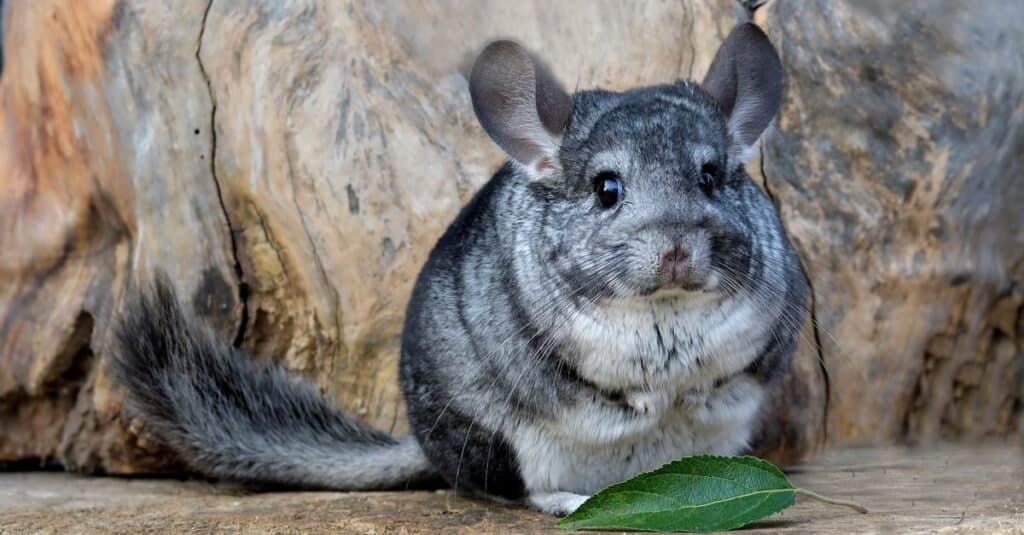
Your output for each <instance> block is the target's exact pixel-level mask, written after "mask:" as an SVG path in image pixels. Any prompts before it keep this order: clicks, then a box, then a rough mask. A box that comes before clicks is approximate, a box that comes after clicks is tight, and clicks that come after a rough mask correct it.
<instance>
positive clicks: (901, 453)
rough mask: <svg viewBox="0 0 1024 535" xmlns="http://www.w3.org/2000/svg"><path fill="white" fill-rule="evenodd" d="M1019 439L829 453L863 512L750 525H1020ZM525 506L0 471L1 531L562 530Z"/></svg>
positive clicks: (887, 528) (803, 505)
mask: <svg viewBox="0 0 1024 535" xmlns="http://www.w3.org/2000/svg"><path fill="white" fill-rule="evenodd" d="M1022 453H1024V451H1022V449H1021V447H1019V446H1017V445H1000V446H983V447H969V448H967V447H963V446H958V447H952V446H942V447H934V448H927V449H920V448H918V449H906V448H874V449H846V450H837V451H832V452H828V453H826V454H824V455H822V456H821V457H820V458H818V459H817V460H815V461H814V462H813V463H811V464H808V465H805V466H801V467H798V468H796V469H794V470H793V471H792V479H793V481H794V483H795V484H796V485H798V486H802V487H805V488H808V489H812V490H815V491H817V492H819V493H822V494H826V495H829V496H832V497H834V498H840V499H848V500H855V501H858V502H860V503H862V504H863V505H865V506H867V507H868V508H870V509H871V513H869V514H867V515H861V514H857V513H854V512H851V511H848V510H846V509H843V508H834V507H827V506H824V505H821V504H818V503H814V502H810V501H807V500H806V499H802V498H798V501H797V504H796V505H795V506H793V507H792V508H790V509H789V510H787V511H784V512H783V513H782V514H780V515H777V516H775V517H772V518H770V519H768V520H766V521H764V522H762V523H759V524H757V525H755V526H753V527H752V529H750V530H745V532H746V533H761V532H762V531H763V532H787V533H844V534H845V533H904V532H915V531H916V532H928V533H934V532H940V533H947V532H948V533H1022V534H1024V455H1022ZM553 524H554V522H553V520H552V519H551V518H549V517H546V516H543V515H539V514H536V513H533V512H530V511H526V510H523V509H518V508H512V507H502V506H498V505H491V504H485V503H481V502H476V501H472V500H467V499H464V498H457V497H455V496H453V495H452V493H451V492H449V491H415V492H413V491H409V492H380V493H338V492H263V493H254V492H251V491H247V490H245V489H241V488H238V487H234V486H228V485H220V484H218V485H215V484H210V483H206V482H201V481H184V482H182V481H173V480H146V479H115V478H85V477H77V476H73V475H68V474H63V473H52V472H51V473H42V472H36V473H14V472H8V473H0V533H5V534H6V533H37V532H42V533H62V534H63V533H100V532H102V533H143V532H145V533H151V532H172V533H181V532H188V533H235V532H240V533H418V532H424V533H438V532H445V533H451V532H461V533H510V532H511V533H535V532H550V533H558V532H560V531H559V530H557V529H555V528H553Z"/></svg>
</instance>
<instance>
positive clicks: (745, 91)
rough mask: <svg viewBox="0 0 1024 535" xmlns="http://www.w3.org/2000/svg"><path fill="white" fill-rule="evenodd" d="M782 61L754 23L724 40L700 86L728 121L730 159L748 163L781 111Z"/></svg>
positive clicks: (744, 26)
mask: <svg viewBox="0 0 1024 535" xmlns="http://www.w3.org/2000/svg"><path fill="white" fill-rule="evenodd" d="M782 79H783V70H782V61H780V60H779V54H778V53H777V52H776V51H775V47H774V46H772V43H771V41H769V40H768V37H767V36H766V35H765V34H764V32H762V31H761V29H760V28H758V27H757V26H756V25H754V24H752V23H749V22H747V23H744V24H740V25H739V26H737V27H736V28H735V29H733V31H732V33H730V34H729V36H728V37H726V38H725V42H724V43H722V46H721V48H719V49H718V52H717V53H716V54H715V59H714V60H713V61H712V62H711V67H709V68H708V73H707V74H706V75H705V76H704V81H703V82H701V87H703V88H704V90H705V91H707V92H708V93H710V94H711V96H712V97H714V98H715V100H717V101H718V104H719V105H720V106H721V107H722V110H723V111H724V112H725V115H726V116H727V117H728V118H729V137H730V138H731V141H732V144H731V146H730V147H729V156H730V157H731V158H730V159H732V160H733V161H736V159H738V161H739V162H738V163H746V161H747V160H748V159H749V158H750V156H751V154H752V153H753V148H754V144H755V143H757V139H758V138H759V137H760V136H761V133H762V132H764V129H765V128H767V127H768V123H770V122H771V120H772V118H773V117H775V113H776V112H778V111H779V102H780V101H781V100H782Z"/></svg>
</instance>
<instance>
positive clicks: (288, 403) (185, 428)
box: [114, 274, 435, 489]
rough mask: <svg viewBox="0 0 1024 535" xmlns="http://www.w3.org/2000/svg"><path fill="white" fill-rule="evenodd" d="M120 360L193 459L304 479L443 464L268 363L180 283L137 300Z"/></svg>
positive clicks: (376, 477) (396, 479)
mask: <svg viewBox="0 0 1024 535" xmlns="http://www.w3.org/2000/svg"><path fill="white" fill-rule="evenodd" d="M117 336H118V339H119V341H120V346H121V352H120V354H119V356H118V358H117V359H115V361H114V364H115V366H114V371H115V374H116V377H117V379H118V381H119V382H120V383H121V384H123V385H124V386H125V387H127V391H128V395H127V397H126V401H127V403H128V409H129V412H130V413H132V414H135V415H138V416H139V417H141V418H142V419H143V420H144V421H145V423H146V425H147V427H148V428H149V430H150V431H152V432H153V433H154V434H155V435H156V436H157V437H159V438H161V439H162V440H163V441H164V442H166V444H167V445H168V446H170V447H171V448H173V449H174V450H175V451H176V452H177V453H178V454H179V456H180V457H181V458H182V459H183V460H184V461H185V462H187V463H188V464H189V466H191V467H192V468H193V469H195V470H197V471H199V472H201V473H205V474H208V475H212V476H217V477H225V478H229V479H237V480H243V481H251V482H260V483H276V484H284V485H293V486H300V487H320V488H334V489H372V488H389V487H397V486H400V485H403V484H405V483H408V482H413V481H417V480H421V479H426V478H429V477H431V476H433V475H434V474H435V471H434V470H433V468H432V467H431V465H430V464H429V463H428V462H427V460H426V458H425V457H424V456H423V451H422V449H421V448H420V447H419V444H417V442H416V441H415V440H414V439H412V437H404V438H399V439H396V438H392V437H390V436H388V435H387V434H385V433H382V432H380V431H377V430H376V429H373V428H370V427H369V426H367V425H366V424H363V423H362V422H360V421H358V420H356V419H355V418H353V417H351V416H349V415H347V414H345V413H343V412H341V411H339V410H337V409H336V408H334V406H333V405H332V404H331V403H330V402H328V401H327V400H325V399H324V397H323V396H322V395H321V394H320V393H319V392H318V391H317V390H316V388H315V387H313V385H311V384H308V383H305V382H300V381H297V380H296V379H295V377H293V376H292V374H290V373H289V372H288V371H287V370H285V369H284V368H282V367H281V366H279V365H277V364H275V363H269V364H258V363H256V362H255V361H253V360H252V359H251V358H249V357H248V356H247V355H243V354H242V353H241V352H240V351H238V350H237V349H235V348H232V347H231V346H230V345H227V344H225V343H223V342H221V341H219V340H217V339H216V338H215V337H214V335H213V333H211V332H210V331H209V329H208V328H206V326H204V325H198V324H196V323H195V322H193V321H192V320H191V318H190V317H189V316H188V315H187V314H186V313H185V312H184V310H182V308H181V305H180V304H179V303H178V300H177V298H176V297H175V295H174V292H173V290H172V286H171V283H170V282H169V281H168V280H167V278H166V276H164V275H163V274H158V276H157V278H156V281H155V284H154V286H153V288H152V289H151V290H150V291H149V292H146V293H143V294H141V295H140V296H139V297H138V298H137V299H136V300H135V302H134V303H132V304H131V305H129V306H128V308H127V311H126V313H125V316H124V320H123V321H122V322H121V323H120V325H119V326H118V331H117Z"/></svg>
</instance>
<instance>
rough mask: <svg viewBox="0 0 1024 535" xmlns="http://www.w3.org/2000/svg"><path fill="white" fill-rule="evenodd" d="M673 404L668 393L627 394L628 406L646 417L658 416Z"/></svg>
mask: <svg viewBox="0 0 1024 535" xmlns="http://www.w3.org/2000/svg"><path fill="white" fill-rule="evenodd" d="M671 404H672V396H670V395H669V393H668V392H665V391H658V392H648V391H643V390H637V391H634V392H629V393H627V394H626V405H628V406H629V408H631V409H633V410H634V411H636V412H637V413H638V414H642V415H645V416H658V415H660V414H661V413H663V412H665V409H667V408H668V407H669V406H670V405H671Z"/></svg>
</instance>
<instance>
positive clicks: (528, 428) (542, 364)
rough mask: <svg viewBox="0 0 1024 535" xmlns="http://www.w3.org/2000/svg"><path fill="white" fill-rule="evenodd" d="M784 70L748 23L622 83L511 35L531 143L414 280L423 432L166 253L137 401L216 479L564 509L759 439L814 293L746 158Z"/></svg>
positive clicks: (122, 364) (512, 89)
mask: <svg viewBox="0 0 1024 535" xmlns="http://www.w3.org/2000/svg"><path fill="white" fill-rule="evenodd" d="M782 85H783V70H782V65H781V63H780V61H779V58H778V55H777V54H776V52H775V49H774V48H773V47H772V45H771V43H770V42H769V41H768V39H767V38H766V37H765V35H764V34H763V33H762V32H761V30H759V29H758V28H757V27H756V26H755V25H753V24H749V23H748V24H742V25H740V26H738V27H737V28H736V29H735V30H733V32H732V33H731V34H730V35H729V37H728V38H727V39H726V41H725V43H724V44H723V45H722V47H721V49H720V50H719V51H718V54H717V55H716V57H715V59H714V61H713V63H712V65H711V67H710V69H709V72H708V73H707V76H706V77H705V79H704V81H703V82H702V83H700V84H697V83H694V82H690V81H677V82H675V83H671V84H666V85H659V86H652V87H644V88H638V89H632V90H629V91H625V92H621V93H619V92H612V91H604V90H588V91H580V92H577V93H575V94H571V95H570V94H568V93H567V92H565V91H564V90H563V89H562V87H561V86H560V85H559V84H558V83H557V82H556V81H555V79H554V77H553V76H552V75H551V74H550V73H549V72H548V70H547V69H546V68H545V67H544V66H543V65H542V64H541V63H540V62H538V61H537V60H536V59H534V58H533V57H532V56H531V55H530V54H529V53H527V52H526V51H525V50H524V49H523V48H522V47H521V46H519V45H518V44H515V43H513V42H509V41H499V42H495V43H492V44H491V45H489V46H488V47H487V48H486V49H485V50H484V51H483V52H482V53H481V55H480V57H479V58H478V60H477V62H476V64H475V66H474V68H473V72H472V76H471V78H470V92H471V96H472V99H473V108H474V110H475V111H476V114H477V117H478V118H479V120H480V123H481V124H482V125H483V127H484V129H485V130H486V131H487V133H488V134H489V135H490V136H491V137H492V138H493V139H494V141H495V142H496V143H497V144H498V145H499V146H500V147H501V148H502V149H503V150H504V151H505V152H506V153H507V154H508V156H509V158H510V160H509V161H508V162H507V163H506V164H505V165H504V166H503V167H502V168H501V169H500V170H499V171H498V172H497V173H496V174H495V175H494V177H493V178H491V180H490V181H489V182H488V183H487V184H486V185H485V186H484V187H483V188H482V189H481V190H480V191H479V192H478V193H477V194H476V196H475V197H474V198H473V199H472V200H471V201H470V202H469V204H467V205H466V206H465V207H464V208H463V209H462V211H461V213H460V214H459V215H458V217H457V218H456V219H455V221H454V222H453V223H452V224H451V226H450V227H449V228H448V230H447V231H446V232H445V234H444V235H443V236H442V237H441V239H440V241H439V242H438V243H437V245H436V246H435V247H434V249H433V252H432V253H431V254H430V258H429V259H428V261H427V263H426V265H425V266H424V267H423V270H422V272H421V273H420V276H419V279H418V281H417V283H416V287H415V290H414V291H413V294H412V299H411V301H410V303H409V308H408V313H407V316H406V322H405V329H404V332H403V335H402V356H401V382H402V387H403V390H404V393H405V399H406V402H407V405H408V409H409V421H410V423H411V426H412V430H413V435H412V436H410V437H403V438H394V437H391V436H388V435H387V434H385V433H382V432H380V431H377V430H375V429H372V428H370V427H368V426H367V425H365V424H364V423H362V422H360V421H358V420H357V419H355V418H354V417H352V416H350V415H347V414H345V413H343V412H341V411H339V410H338V409H336V408H335V407H334V406H333V405H332V404H331V403H330V402H329V401H327V400H326V399H325V398H324V397H323V396H322V395H321V394H320V393H319V392H318V391H317V390H316V389H314V388H313V387H312V386H310V385H309V384H307V383H305V382H303V381H299V380H296V379H295V378H294V376H293V375H292V374H290V373H289V372H287V371H286V370H284V369H283V368H282V367H281V366H279V365H277V364H273V363H271V364H256V363H255V362H253V361H252V360H251V359H250V358H249V357H248V356H247V355H245V354H244V353H242V352H241V351H240V350H238V349H235V348H233V347H231V346H230V344H227V343H224V342H223V341H220V340H217V339H216V338H215V337H214V336H213V335H212V334H211V331H209V330H208V329H207V328H206V327H205V326H203V325H200V324H199V323H198V322H196V321H195V320H194V319H193V318H192V317H191V316H190V315H189V314H188V313H187V312H185V311H184V310H183V309H182V307H181V306H180V305H179V303H178V301H177V299H176V298H175V296H174V294H173V292H172V291H171V285H170V284H169V283H168V281H167V280H166V277H165V276H163V275H159V274H158V276H157V277H156V284H155V285H154V286H153V288H152V289H151V290H150V291H147V292H141V293H140V295H139V297H138V298H137V299H135V300H134V302H133V303H132V304H131V305H130V306H129V307H128V308H127V310H126V312H125V313H124V316H123V321H122V322H121V323H120V325H119V327H118V336H119V340H120V342H121V351H120V353H119V354H118V355H117V357H116V358H115V370H116V372H117V378H118V380H119V381H120V382H121V383H122V384H123V385H124V386H125V387H126V391H127V398H126V399H127V403H128V407H129V410H131V411H132V412H133V413H134V414H136V415H138V416H139V417H140V418H141V419H142V420H143V421H145V422H147V423H148V424H149V428H150V429H151V430H152V431H153V432H154V434H155V435H156V436H157V437H159V438H160V439H162V440H163V441H165V442H166V444H167V445H169V446H170V447H171V448H173V449H174V450H175V452H176V453H177V454H178V455H179V456H180V457H181V459H182V460H184V461H185V462H186V463H188V464H189V465H190V466H191V467H192V468H194V469H195V470H197V471H199V472H202V473H205V474H209V475H213V476H220V477H227V478H233V479H240V480H246V481H256V482H263V483H273V484H284V485H294V486H301V487H321V488H334V489H371V488H384V487H395V486H400V485H402V484H404V483H406V482H409V481H414V480H423V479H426V478H431V477H436V476H438V475H439V476H441V477H442V478H444V479H445V480H446V481H447V482H448V483H449V484H451V485H452V486H453V487H455V488H456V489H457V490H458V491H460V492H465V493H470V494H473V495H478V496H485V497H488V498H492V499H496V500H499V501H504V502H521V503H525V504H528V505H530V506H532V507H534V508H536V509H539V510H542V511H546V512H549V513H553V514H565V513H567V512H570V511H572V510H574V509H575V508H576V507H577V506H579V504H581V503H582V502H583V501H584V500H585V499H586V497H587V496H588V495H590V494H592V493H594V492H596V491H597V490H600V489H601V488H602V487H604V486H607V485H609V484H612V483H615V482H618V481H621V480H623V479H626V478H629V477H630V476H633V475H635V474H637V473H639V472H643V471H648V470H652V469H654V468H657V467H659V466H661V465H662V464H664V463H666V462H669V461H672V460H675V459H677V458H679V457H682V456H686V455H691V454H697V453H717V454H736V453H740V452H743V451H747V450H748V449H749V448H750V446H751V444H750V441H751V437H752V436H754V434H755V433H756V431H757V426H758V425H759V422H760V417H759V415H760V414H761V410H762V404H763V402H764V401H765V400H767V399H768V398H769V397H770V395H771V391H772V389H775V388H779V383H780V381H779V379H780V377H782V376H783V375H784V374H786V373H787V372H788V369H789V361H790V358H791V355H792V353H793V350H794V346H795V344H796V340H797V337H798V335H799V332H800V327H801V323H802V321H803V310H804V300H805V292H806V288H805V282H804V278H803V275H802V272H801V270H800V263H799V259H798V257H797V254H796V253H795V251H794V250H793V247H792V246H791V245H790V242H789V240H788V239H787V237H786V234H785V232H784V230H783V228H782V225H781V224H780V222H779V218H778V215H777V214H776V211H775V209H774V207H773V205H772V203H771V202H770V201H769V200H768V198H767V197H766V196H765V195H764V194H763V193H762V192H761V190H760V189H758V187H757V186H756V185H755V184H754V183H753V181H752V180H751V179H750V177H749V176H748V175H747V174H746V172H745V171H744V168H743V164H744V163H745V162H746V160H747V158H748V156H749V155H750V153H751V151H752V147H753V146H754V145H755V143H756V142H757V139H758V137H759V136H760V135H761V133H762V132H763V130H764V129H765V128H766V127H767V126H768V124H769V122H770V121H771V120H772V118H773V116H774V115H775V113H776V112H777V110H778V107H779V102H780V99H781V95H782Z"/></svg>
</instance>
